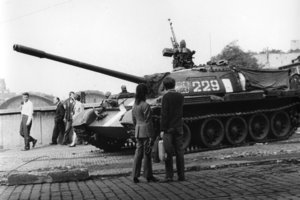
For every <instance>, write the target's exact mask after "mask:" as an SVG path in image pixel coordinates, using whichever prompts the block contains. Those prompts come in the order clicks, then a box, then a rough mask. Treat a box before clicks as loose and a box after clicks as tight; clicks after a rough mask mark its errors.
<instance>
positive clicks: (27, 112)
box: [20, 92, 37, 151]
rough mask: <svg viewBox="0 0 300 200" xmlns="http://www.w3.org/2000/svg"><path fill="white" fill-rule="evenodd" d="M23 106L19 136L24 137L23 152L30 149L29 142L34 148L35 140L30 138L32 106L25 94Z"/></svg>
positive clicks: (27, 95)
mask: <svg viewBox="0 0 300 200" xmlns="http://www.w3.org/2000/svg"><path fill="white" fill-rule="evenodd" d="M22 95H23V105H22V111H21V116H22V120H21V125H20V134H21V136H22V137H24V141H25V148H24V149H23V150H24V151H27V150H29V149H30V144H29V143H30V142H32V147H35V145H36V142H37V140H36V139H34V138H33V137H31V136H30V129H31V125H32V115H33V104H32V102H31V101H30V100H29V94H28V93H27V92H25V93H23V94H22Z"/></svg>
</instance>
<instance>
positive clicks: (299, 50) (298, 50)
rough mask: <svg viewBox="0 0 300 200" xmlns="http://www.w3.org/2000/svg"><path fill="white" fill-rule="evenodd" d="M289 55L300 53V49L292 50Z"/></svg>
mask: <svg viewBox="0 0 300 200" xmlns="http://www.w3.org/2000/svg"><path fill="white" fill-rule="evenodd" d="M289 53H300V49H290V50H289Z"/></svg>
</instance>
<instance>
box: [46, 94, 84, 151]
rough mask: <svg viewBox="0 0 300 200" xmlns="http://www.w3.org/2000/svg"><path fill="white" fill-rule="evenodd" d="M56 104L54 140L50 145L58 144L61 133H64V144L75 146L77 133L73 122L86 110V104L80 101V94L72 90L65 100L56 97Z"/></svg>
mask: <svg viewBox="0 0 300 200" xmlns="http://www.w3.org/2000/svg"><path fill="white" fill-rule="evenodd" d="M54 104H55V105H56V111H55V117H54V129H53V134H52V142H51V143H50V145H57V140H58V137H59V135H63V141H62V144H64V145H68V144H69V147H75V146H76V143H77V135H76V132H75V130H74V129H73V127H72V122H73V119H74V118H75V117H76V116H77V115H78V114H80V113H81V112H83V111H84V106H83V104H82V103H81V101H80V95H79V94H75V93H74V92H72V91H71V92H70V93H69V98H68V99H66V100H65V101H64V102H61V101H60V99H59V97H54Z"/></svg>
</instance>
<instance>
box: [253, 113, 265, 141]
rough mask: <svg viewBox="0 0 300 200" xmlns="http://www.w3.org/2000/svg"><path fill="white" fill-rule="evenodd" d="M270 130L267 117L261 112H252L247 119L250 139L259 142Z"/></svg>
mask: <svg viewBox="0 0 300 200" xmlns="http://www.w3.org/2000/svg"><path fill="white" fill-rule="evenodd" d="M269 130H270V122H269V119H268V117H267V116H266V115H265V114H263V113H260V114H254V115H252V116H251V117H250V119H249V135H250V137H251V139H252V140H254V141H255V142H259V141H262V140H264V139H265V138H266V137H267V135H268V133H269Z"/></svg>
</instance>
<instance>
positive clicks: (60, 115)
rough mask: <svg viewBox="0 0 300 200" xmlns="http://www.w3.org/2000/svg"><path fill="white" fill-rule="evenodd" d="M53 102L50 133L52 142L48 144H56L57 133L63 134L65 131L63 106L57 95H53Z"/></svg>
mask: <svg viewBox="0 0 300 200" xmlns="http://www.w3.org/2000/svg"><path fill="white" fill-rule="evenodd" d="M53 102H54V104H55V105H56V111H55V117H54V128H53V134H52V142H51V143H50V145H56V144H57V138H58V136H59V135H63V134H64V132H65V123H64V117H65V108H64V106H63V104H62V102H61V101H60V99H59V98H58V97H54V99H53Z"/></svg>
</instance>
